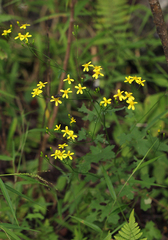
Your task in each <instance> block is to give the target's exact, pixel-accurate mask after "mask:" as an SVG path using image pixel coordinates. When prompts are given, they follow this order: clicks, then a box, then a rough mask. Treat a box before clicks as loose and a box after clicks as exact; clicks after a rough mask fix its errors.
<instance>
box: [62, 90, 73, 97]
mask: <svg viewBox="0 0 168 240" xmlns="http://www.w3.org/2000/svg"><path fill="white" fill-rule="evenodd" d="M60 92H63V93H64V94H63V95H62V97H63V98H64V97H66V98H68V93H72V91H70V88H68V89H66V90H62V89H61V90H60Z"/></svg>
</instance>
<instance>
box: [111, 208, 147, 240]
mask: <svg viewBox="0 0 168 240" xmlns="http://www.w3.org/2000/svg"><path fill="white" fill-rule="evenodd" d="M141 235H142V232H141V230H140V229H139V226H138V223H136V222H135V217H134V209H133V210H132V212H131V214H130V217H129V222H128V223H125V224H124V226H123V227H122V228H121V231H119V234H118V236H114V238H115V239H116V240H128V239H129V240H136V239H137V240H138V239H139V240H140V237H141ZM141 240H147V238H143V239H142V238H141Z"/></svg>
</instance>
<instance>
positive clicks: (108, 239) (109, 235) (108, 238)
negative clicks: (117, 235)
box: [103, 231, 111, 240]
mask: <svg viewBox="0 0 168 240" xmlns="http://www.w3.org/2000/svg"><path fill="white" fill-rule="evenodd" d="M103 240H111V233H110V231H109V232H108V234H107V236H106V237H105V238H104V239H103Z"/></svg>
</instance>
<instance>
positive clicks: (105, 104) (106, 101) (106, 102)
mask: <svg viewBox="0 0 168 240" xmlns="http://www.w3.org/2000/svg"><path fill="white" fill-rule="evenodd" d="M103 100H104V101H101V102H100V106H101V105H102V104H104V106H105V107H106V106H107V104H111V98H109V99H106V98H105V97H104V98H103Z"/></svg>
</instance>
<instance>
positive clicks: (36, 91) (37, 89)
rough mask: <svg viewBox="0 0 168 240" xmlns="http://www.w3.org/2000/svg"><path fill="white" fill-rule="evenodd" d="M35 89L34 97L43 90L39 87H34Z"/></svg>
mask: <svg viewBox="0 0 168 240" xmlns="http://www.w3.org/2000/svg"><path fill="white" fill-rule="evenodd" d="M33 91H34V92H31V94H33V96H32V97H35V96H38V95H39V94H40V93H42V92H43V91H42V90H40V89H39V88H34V89H33Z"/></svg>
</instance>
